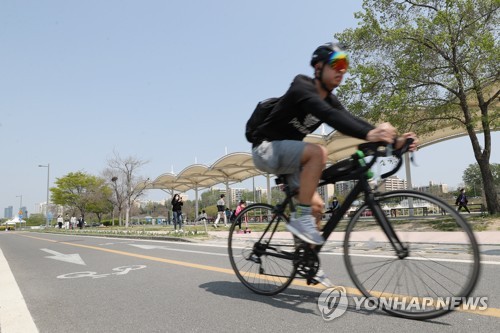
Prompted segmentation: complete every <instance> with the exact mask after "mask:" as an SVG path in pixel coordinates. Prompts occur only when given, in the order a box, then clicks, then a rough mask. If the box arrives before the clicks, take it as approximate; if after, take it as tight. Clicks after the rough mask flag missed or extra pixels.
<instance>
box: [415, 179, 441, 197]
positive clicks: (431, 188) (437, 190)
mask: <svg viewBox="0 0 500 333" xmlns="http://www.w3.org/2000/svg"><path fill="white" fill-rule="evenodd" d="M415 190H417V191H420V192H425V193H430V194H434V195H437V194H443V193H449V189H448V185H447V184H435V183H434V182H433V181H430V182H429V185H428V186H418V187H416V188H415Z"/></svg>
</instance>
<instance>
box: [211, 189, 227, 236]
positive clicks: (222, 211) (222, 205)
mask: <svg viewBox="0 0 500 333" xmlns="http://www.w3.org/2000/svg"><path fill="white" fill-rule="evenodd" d="M224 197H225V195H224V194H221V195H220V199H219V200H217V218H216V219H215V221H214V228H217V227H218V224H219V220H220V218H221V217H222V218H223V219H224V226H225V227H227V216H226V202H225V201H224Z"/></svg>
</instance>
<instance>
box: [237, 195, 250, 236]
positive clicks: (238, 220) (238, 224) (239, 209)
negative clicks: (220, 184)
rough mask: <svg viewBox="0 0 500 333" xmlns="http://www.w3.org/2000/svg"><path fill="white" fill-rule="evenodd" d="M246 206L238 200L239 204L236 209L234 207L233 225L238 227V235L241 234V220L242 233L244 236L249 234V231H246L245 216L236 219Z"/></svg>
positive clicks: (243, 201) (242, 201)
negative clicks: (243, 226)
mask: <svg viewBox="0 0 500 333" xmlns="http://www.w3.org/2000/svg"><path fill="white" fill-rule="evenodd" d="M246 206H247V204H246V202H245V200H240V202H239V203H238V207H236V210H235V211H234V220H235V223H236V225H237V226H238V233H240V232H241V222H242V220H243V222H245V231H244V233H245V234H246V233H247V232H250V229H248V221H247V217H246V216H243V217H241V218H238V215H239V214H240V213H241V211H242V210H243V209H245V208H246Z"/></svg>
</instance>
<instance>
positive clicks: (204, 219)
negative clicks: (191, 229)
mask: <svg viewBox="0 0 500 333" xmlns="http://www.w3.org/2000/svg"><path fill="white" fill-rule="evenodd" d="M207 219H208V217H207V212H205V210H204V209H203V210H202V211H201V213H200V214H199V215H198V221H202V222H203V224H205V223H207Z"/></svg>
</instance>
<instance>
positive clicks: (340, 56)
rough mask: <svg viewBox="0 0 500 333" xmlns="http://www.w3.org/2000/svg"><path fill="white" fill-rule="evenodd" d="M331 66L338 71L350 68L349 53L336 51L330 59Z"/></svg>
mask: <svg viewBox="0 0 500 333" xmlns="http://www.w3.org/2000/svg"><path fill="white" fill-rule="evenodd" d="M328 64H329V65H330V67H332V68H333V69H335V70H337V71H341V70H345V71H347V69H348V68H349V58H348V57H347V53H345V52H334V53H333V54H332V55H331V56H330V60H329V61H328Z"/></svg>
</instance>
